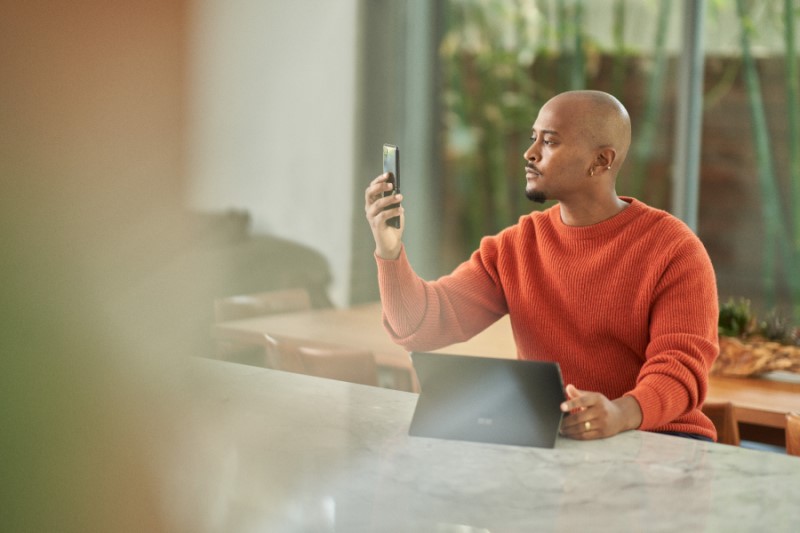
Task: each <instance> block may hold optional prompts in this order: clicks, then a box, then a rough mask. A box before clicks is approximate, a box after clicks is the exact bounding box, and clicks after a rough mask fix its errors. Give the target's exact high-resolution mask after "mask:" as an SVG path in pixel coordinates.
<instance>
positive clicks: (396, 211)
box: [364, 173, 405, 259]
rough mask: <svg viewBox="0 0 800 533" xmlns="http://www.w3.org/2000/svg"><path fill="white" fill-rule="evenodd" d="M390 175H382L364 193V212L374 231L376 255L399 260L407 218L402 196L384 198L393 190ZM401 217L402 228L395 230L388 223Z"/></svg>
mask: <svg viewBox="0 0 800 533" xmlns="http://www.w3.org/2000/svg"><path fill="white" fill-rule="evenodd" d="M388 179H389V174H388V173H386V174H381V175H380V176H378V177H377V178H375V179H374V180H372V182H371V183H370V184H369V187H367V190H366V191H365V192H364V211H365V212H366V214H367V222H369V227H370V228H371V229H372V237H373V238H374V239H375V254H376V255H377V256H378V257H380V258H382V259H397V258H398V257H399V256H400V250H401V248H402V246H403V243H402V240H401V239H402V237H403V228H405V217H404V216H403V206H401V205H399V203H400V202H401V201H402V200H403V195H402V194H399V193H398V194H396V195H390V196H383V193H385V192H387V191H391V190H392V184H391V183H390V182H388V181H387V180H388ZM393 204H398V206H397V207H393V208H391V209H386V210H385V211H384V209H385V208H386V207H388V206H390V205H393ZM397 216H399V217H400V228H399V229H398V228H395V227H392V226H390V225H388V224H387V223H386V221H387V220H389V219H390V218H392V217H397Z"/></svg>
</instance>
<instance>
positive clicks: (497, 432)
mask: <svg viewBox="0 0 800 533" xmlns="http://www.w3.org/2000/svg"><path fill="white" fill-rule="evenodd" d="M411 359H412V361H413V363H414V369H415V370H416V372H417V377H418V378H419V383H420V389H421V392H420V395H419V399H418V400H417V406H416V408H415V410H414V417H413V418H412V420H411V427H410V428H409V434H410V435H412V436H416V437H432V438H439V439H453V440H465V441H473V442H485V443H493V444H510V445H515V446H534V447H538V448H553V447H555V443H556V438H557V437H558V430H559V427H560V426H561V416H562V413H561V409H560V405H561V402H563V401H564V399H565V396H564V383H563V380H562V378H561V369H560V367H559V366H558V363H554V362H543V361H526V360H519V359H497V358H491V357H473V356H463V355H450V354H440V353H421V352H413V353H412V354H411Z"/></svg>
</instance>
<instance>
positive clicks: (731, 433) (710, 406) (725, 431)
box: [703, 402, 739, 446]
mask: <svg viewBox="0 0 800 533" xmlns="http://www.w3.org/2000/svg"><path fill="white" fill-rule="evenodd" d="M703 413H705V415H706V416H707V417H708V418H710V419H711V421H712V422H713V423H714V427H716V428H717V442H719V443H722V444H731V445H733V446H739V421H738V420H737V419H736V409H735V407H734V406H733V404H732V403H731V402H706V403H705V404H703Z"/></svg>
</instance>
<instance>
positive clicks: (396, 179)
mask: <svg viewBox="0 0 800 533" xmlns="http://www.w3.org/2000/svg"><path fill="white" fill-rule="evenodd" d="M383 171H384V172H390V173H391V176H390V177H389V181H390V182H392V183H394V188H393V189H392V190H391V191H388V192H385V193H384V196H389V195H390V194H392V195H393V194H397V193H398V192H400V149H399V148H398V147H397V146H395V145H393V144H384V145H383ZM397 205H398V204H392V205H390V206H389V207H387V209H391V208H393V207H397ZM386 223H387V224H388V225H390V226H392V227H394V228H399V227H400V217H392V218H390V219H389V220H387V221H386Z"/></svg>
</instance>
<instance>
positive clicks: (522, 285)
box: [376, 198, 719, 439]
mask: <svg viewBox="0 0 800 533" xmlns="http://www.w3.org/2000/svg"><path fill="white" fill-rule="evenodd" d="M625 201H627V202H629V203H630V206H629V207H628V208H627V209H625V210H624V211H622V212H621V213H619V214H618V215H616V216H615V217H613V218H611V219H609V220H606V221H603V222H601V223H599V224H595V225H592V226H587V227H572V226H566V225H565V224H563V223H562V221H561V211H560V206H559V205H558V204H556V205H555V206H553V207H552V208H550V209H548V210H546V211H544V212H533V213H531V214H530V215H526V216H523V217H521V218H520V220H519V223H518V224H516V225H514V226H511V227H509V228H507V229H505V230H503V231H502V232H500V233H499V234H497V235H495V236H492V237H485V238H484V239H483V240H482V241H481V244H480V247H479V249H478V250H476V251H475V252H474V253H473V254H472V257H471V258H470V259H469V260H468V261H466V262H464V263H463V264H461V265H460V266H459V267H458V268H456V269H455V270H454V271H453V273H452V274H449V275H446V276H443V277H441V278H439V279H438V280H436V281H432V282H426V281H423V280H422V279H420V278H419V277H418V276H417V275H416V274H415V273H414V271H413V270H412V268H411V266H410V264H409V262H408V259H407V258H406V255H405V251H403V252H402V253H401V256H400V257H399V258H398V259H396V260H393V261H390V260H383V259H380V258H377V256H376V260H377V262H378V281H379V284H380V291H381V300H382V301H383V313H384V315H383V316H384V325H385V327H386V329H387V331H388V332H389V334H390V335H391V336H392V338H393V340H394V341H395V342H397V343H398V344H400V345H402V346H404V347H405V348H406V349H408V350H414V351H426V350H433V349H436V348H441V347H443V346H447V345H449V344H452V343H455V342H462V341H464V340H467V339H469V338H470V337H472V336H473V335H475V334H477V333H479V332H480V331H482V330H483V329H485V328H486V327H488V326H489V325H491V324H492V323H493V322H495V321H496V320H497V319H498V318H500V317H501V316H503V315H505V314H506V313H508V314H509V315H510V319H511V326H512V329H513V332H514V340H515V342H516V346H517V356H518V357H519V358H522V359H544V360H553V361H558V363H559V364H560V365H561V370H562V373H563V376H564V380H565V382H566V383H572V384H574V385H575V386H576V387H578V388H579V389H583V390H588V391H597V392H601V393H603V394H605V395H606V396H607V397H608V398H610V399H615V398H618V397H620V396H622V395H630V396H633V397H634V398H635V399H636V400H637V401H638V402H639V405H640V407H641V409H642V424H641V426H640V429H643V430H651V431H681V432H689V433H696V434H699V435H705V436H708V437H711V438H714V439H715V438H716V431H715V430H714V426H713V424H712V423H711V421H710V420H709V419H708V418H707V417H705V415H703V414H702V412H701V411H700V406H701V405H702V403H703V400H704V398H705V394H706V388H707V384H708V370H709V368H710V367H711V364H712V363H713V361H714V359H715V358H716V356H717V354H718V353H719V343H718V337H717V321H718V313H719V309H718V305H719V304H718V299H717V288H716V279H715V276H714V270H713V267H712V265H711V261H710V260H709V258H708V254H707V253H706V251H705V248H704V247H703V245H702V244H701V242H700V240H699V239H698V238H697V237H696V236H695V235H694V233H692V232H691V230H689V228H688V227H686V226H685V225H684V224H683V223H682V222H681V221H679V220H678V219H676V218H675V217H673V216H672V215H670V214H668V213H666V212H664V211H660V210H657V209H654V208H652V207H648V206H647V205H645V204H643V203H641V202H639V201H637V200H634V199H630V198H625Z"/></svg>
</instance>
